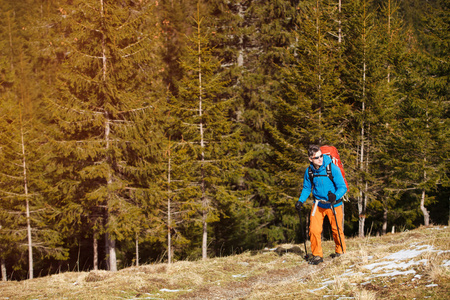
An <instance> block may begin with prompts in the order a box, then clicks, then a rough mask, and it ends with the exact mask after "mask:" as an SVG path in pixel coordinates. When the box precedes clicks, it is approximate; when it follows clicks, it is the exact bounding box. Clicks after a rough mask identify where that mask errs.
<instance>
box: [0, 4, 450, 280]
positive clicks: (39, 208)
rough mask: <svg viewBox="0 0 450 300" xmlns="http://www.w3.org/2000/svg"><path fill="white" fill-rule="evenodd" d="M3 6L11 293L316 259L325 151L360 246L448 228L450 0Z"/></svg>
mask: <svg viewBox="0 0 450 300" xmlns="http://www.w3.org/2000/svg"><path fill="white" fill-rule="evenodd" d="M0 7H1V17H0V28H1V29H0V35H1V38H0V114H1V116H0V163H1V166H2V168H1V171H0V259H1V277H2V280H23V279H28V278H33V277H39V276H46V275H48V274H53V273H57V272H64V271H85V270H97V269H106V270H111V271H115V270H118V269H121V268H124V267H128V266H131V265H139V264H147V263H152V262H167V263H171V262H173V261H177V260H195V259H206V258H208V257H217V256H226V255H231V254H235V253H240V252H243V251H247V250H254V249H261V248H263V247H266V246H269V247H270V246H273V245H275V244H279V243H300V242H302V241H303V240H302V236H303V235H302V233H301V232H300V223H299V218H298V215H297V212H296V211H295V209H294V205H295V202H296V201H297V200H298V197H299V195H300V190H301V187H302V180H303V174H304V171H305V168H306V167H307V166H308V164H309V161H308V158H307V148H308V146H309V145H310V144H312V143H315V144H329V145H333V146H335V147H336V148H337V149H338V150H339V153H340V156H341V159H342V161H343V163H344V168H345V172H346V178H347V181H348V183H349V190H348V192H347V196H346V198H347V201H345V202H344V203H345V204H344V205H345V225H344V231H345V234H346V235H347V236H360V237H363V236H368V235H382V234H386V233H389V232H391V231H392V230H395V231H400V230H408V229H412V228H416V227H418V226H421V225H429V224H448V223H449V210H450V208H449V203H450V187H449V173H450V172H449V169H450V168H449V153H450V143H449V142H448V141H449V138H450V131H449V130H450V129H449V128H450V122H449V114H450V113H449V97H448V95H449V94H450V92H449V73H450V68H449V58H450V55H449V48H450V47H449V43H450V35H449V24H450V10H449V9H450V3H449V1H446V0H403V1H400V0H397V1H395V0H351V1H350V0H296V1H292V0H226V1H224V0H39V1H38V0H22V1H15V0H0ZM307 204H308V205H306V207H307V208H308V207H309V208H310V207H311V206H312V201H310V200H309V201H308V202H307ZM302 221H303V222H304V223H305V222H306V220H305V219H303V220H302ZM305 225H308V224H306V223H305V224H303V228H307V226H305ZM327 235H328V238H329V235H330V229H327V227H326V226H325V228H324V238H327Z"/></svg>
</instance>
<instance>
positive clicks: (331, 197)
mask: <svg viewBox="0 0 450 300" xmlns="http://www.w3.org/2000/svg"><path fill="white" fill-rule="evenodd" d="M328 202H330V204H331V205H333V204H335V203H336V195H335V194H333V193H332V192H328Z"/></svg>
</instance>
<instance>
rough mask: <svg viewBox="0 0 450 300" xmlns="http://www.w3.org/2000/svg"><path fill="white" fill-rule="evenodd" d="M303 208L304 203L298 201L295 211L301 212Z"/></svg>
mask: <svg viewBox="0 0 450 300" xmlns="http://www.w3.org/2000/svg"><path fill="white" fill-rule="evenodd" d="M302 206H303V202H301V201H297V203H295V209H296V210H297V211H300V210H301V209H302Z"/></svg>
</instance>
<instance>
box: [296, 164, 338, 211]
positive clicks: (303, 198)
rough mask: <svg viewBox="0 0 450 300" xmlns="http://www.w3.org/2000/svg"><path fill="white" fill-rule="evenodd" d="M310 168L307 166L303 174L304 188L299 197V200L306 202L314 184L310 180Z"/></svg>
mask: <svg viewBox="0 0 450 300" xmlns="http://www.w3.org/2000/svg"><path fill="white" fill-rule="evenodd" d="M308 168H309V167H308ZM308 168H306V170H305V175H304V176H303V189H302V193H301V194H300V198H299V199H298V201H301V202H302V203H305V201H306V199H308V197H309V195H310V194H311V189H312V184H311V181H310V180H309V174H308ZM344 184H345V183H344Z"/></svg>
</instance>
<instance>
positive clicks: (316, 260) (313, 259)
mask: <svg viewBox="0 0 450 300" xmlns="http://www.w3.org/2000/svg"><path fill="white" fill-rule="evenodd" d="M321 262H323V258H322V257H320V256H313V257H311V259H310V260H309V264H310V265H318V264H320V263H321Z"/></svg>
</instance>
